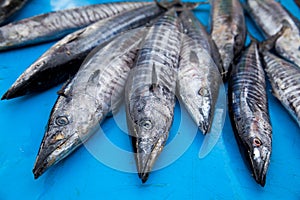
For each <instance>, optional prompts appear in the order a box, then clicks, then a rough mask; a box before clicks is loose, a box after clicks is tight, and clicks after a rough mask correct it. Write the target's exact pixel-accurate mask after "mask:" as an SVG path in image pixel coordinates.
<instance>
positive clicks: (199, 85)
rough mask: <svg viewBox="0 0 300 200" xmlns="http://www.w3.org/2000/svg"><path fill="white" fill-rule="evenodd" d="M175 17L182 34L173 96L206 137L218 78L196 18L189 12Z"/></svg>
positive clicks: (219, 76)
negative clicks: (180, 22)
mask: <svg viewBox="0 0 300 200" xmlns="http://www.w3.org/2000/svg"><path fill="white" fill-rule="evenodd" d="M179 17H180V19H181V21H182V24H183V30H184V32H185V33H186V34H185V35H184V37H183V41H182V48H181V53H180V62H179V68H178V78H177V95H178V97H179V99H180V100H181V102H182V103H183V104H184V106H185V107H186V108H187V111H188V112H189V114H190V115H191V117H192V118H193V120H194V121H195V122H196V124H197V125H198V127H199V129H200V130H201V131H202V133H204V134H206V133H207V132H209V130H210V127H211V123H212V119H213V113H214V107H215V104H216V100H217V97H218V92H219V86H220V83H221V82H222V78H221V75H220V72H219V70H218V67H217V65H216V64H215V62H214V60H213V59H212V57H211V48H210V45H209V42H208V40H205V38H204V37H203V36H202V34H199V31H200V30H199V29H198V25H197V24H198V23H197V22H196V21H195V20H197V19H196V18H195V17H194V16H193V14H192V13H191V12H190V11H183V12H182V13H181V14H180V16H179ZM200 32H201V31H200Z"/></svg>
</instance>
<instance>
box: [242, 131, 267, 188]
mask: <svg viewBox="0 0 300 200" xmlns="http://www.w3.org/2000/svg"><path fill="white" fill-rule="evenodd" d="M248 141H249V142H248V144H247V146H248V150H247V153H246V156H247V158H248V160H249V163H250V168H251V171H252V173H253V176H254V179H255V180H256V182H257V183H259V184H260V185H261V186H264V185H265V183H266V174H267V170H268V167H269V163H270V156H271V141H270V140H269V139H267V138H266V137H260V136H255V137H251V138H250V139H249V140H248Z"/></svg>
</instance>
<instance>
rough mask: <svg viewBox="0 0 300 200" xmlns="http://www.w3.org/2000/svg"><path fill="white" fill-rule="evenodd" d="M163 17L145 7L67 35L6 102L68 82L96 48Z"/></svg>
mask: <svg viewBox="0 0 300 200" xmlns="http://www.w3.org/2000/svg"><path fill="white" fill-rule="evenodd" d="M161 13H162V10H161V9H160V8H158V7H157V6H156V5H149V6H143V7H141V8H137V9H134V10H132V11H128V12H125V13H122V14H120V15H117V16H115V17H112V18H109V19H107V20H104V21H99V22H96V23H94V24H92V25H90V26H88V27H86V28H84V29H80V30H78V31H76V32H74V33H71V34H69V35H67V36H66V37H65V38H63V39H62V40H60V41H59V42H57V43H56V44H55V45H54V46H52V47H51V48H50V49H49V50H48V51H46V52H45V53H44V54H43V55H42V56H41V57H40V58H39V59H37V60H36V61H35V62H34V63H33V64H32V65H31V66H30V67H29V68H28V69H26V70H25V72H23V74H21V76H20V77H19V78H18V79H17V80H16V81H15V83H14V84H13V85H12V86H11V87H10V89H9V90H8V91H7V92H6V93H5V94H4V96H3V97H2V99H10V98H14V97H18V96H22V95H25V94H29V93H31V92H36V91H42V90H45V89H47V88H50V87H51V86H54V85H56V84H58V83H61V82H63V81H65V80H67V79H68V78H69V77H70V76H72V75H74V74H75V73H76V72H77V70H78V68H79V66H80V64H81V63H82V61H83V59H84V58H85V57H86V55H87V54H88V53H89V52H90V51H91V50H92V49H93V48H95V47H96V46H98V45H103V44H104V43H106V42H107V41H109V40H110V39H112V38H113V37H115V36H116V35H117V34H119V33H121V32H123V31H126V30H129V29H132V28H136V27H139V26H141V25H144V24H146V23H147V22H148V21H149V20H150V19H153V18H155V17H157V16H158V15H160V14H161Z"/></svg>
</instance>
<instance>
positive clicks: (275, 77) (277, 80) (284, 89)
mask: <svg viewBox="0 0 300 200" xmlns="http://www.w3.org/2000/svg"><path fill="white" fill-rule="evenodd" d="M263 58H264V63H265V66H264V67H265V70H266V72H267V75H268V77H269V80H270V82H271V85H272V91H273V95H274V96H275V97H276V98H277V99H278V100H279V101H280V102H281V103H282V105H283V106H284V107H285V108H286V110H287V111H288V112H289V113H290V114H291V116H292V117H293V118H294V119H295V120H296V122H297V123H298V125H299V126H300V70H299V68H297V66H295V65H294V64H292V63H290V62H287V61H285V60H283V59H281V58H279V57H277V56H275V55H274V54H272V53H270V52H263Z"/></svg>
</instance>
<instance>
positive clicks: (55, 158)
mask: <svg viewBox="0 0 300 200" xmlns="http://www.w3.org/2000/svg"><path fill="white" fill-rule="evenodd" d="M81 144H82V140H81V138H80V137H79V136H77V134H74V135H72V136H71V137H69V138H66V139H65V141H63V142H62V143H61V142H60V143H58V144H54V145H52V148H44V146H48V145H42V146H41V147H40V150H39V153H38V155H37V158H36V161H35V163H34V167H33V170H32V172H33V175H34V178H35V179H37V178H39V177H40V176H41V175H42V174H43V173H44V172H45V171H46V170H47V169H48V168H50V167H51V166H53V165H55V164H56V163H58V162H59V161H61V160H62V159H64V158H65V157H67V156H68V155H69V154H70V153H72V152H73V151H74V150H75V149H77V147H78V146H80V145H81Z"/></svg>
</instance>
